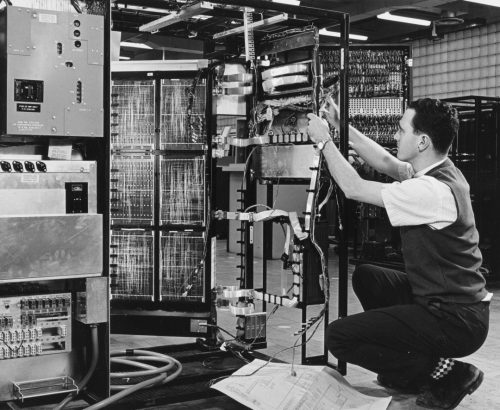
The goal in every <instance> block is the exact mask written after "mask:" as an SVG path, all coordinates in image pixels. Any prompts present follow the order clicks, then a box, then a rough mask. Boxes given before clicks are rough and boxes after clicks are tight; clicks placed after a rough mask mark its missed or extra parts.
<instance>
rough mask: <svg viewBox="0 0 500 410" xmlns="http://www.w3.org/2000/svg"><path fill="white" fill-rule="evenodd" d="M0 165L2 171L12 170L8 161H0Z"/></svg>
mask: <svg viewBox="0 0 500 410" xmlns="http://www.w3.org/2000/svg"><path fill="white" fill-rule="evenodd" d="M0 167H2V171H4V172H10V171H12V167H11V166H10V162H7V161H2V162H0Z"/></svg>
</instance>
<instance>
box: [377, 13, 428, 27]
mask: <svg viewBox="0 0 500 410" xmlns="http://www.w3.org/2000/svg"><path fill="white" fill-rule="evenodd" d="M377 18H378V19H380V20H390V21H397V22H398V23H407V24H416V25H417V26H430V25H431V22H430V21H429V20H422V19H415V18H413V17H403V16H396V15H394V14H391V13H389V12H388V11H387V12H385V13H383V14H379V15H378V16H377Z"/></svg>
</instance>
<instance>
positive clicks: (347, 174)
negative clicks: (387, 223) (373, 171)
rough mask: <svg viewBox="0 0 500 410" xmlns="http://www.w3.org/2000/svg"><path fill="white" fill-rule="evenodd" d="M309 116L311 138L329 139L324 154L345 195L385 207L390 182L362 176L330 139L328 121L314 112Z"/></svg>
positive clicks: (315, 139)
mask: <svg viewBox="0 0 500 410" xmlns="http://www.w3.org/2000/svg"><path fill="white" fill-rule="evenodd" d="M308 117H309V127H308V134H309V137H310V138H311V140H312V141H313V142H316V143H318V142H320V141H328V142H327V143H326V145H325V146H324V148H323V155H324V157H325V160H326V163H327V165H328V169H329V170H330V174H331V175H332V177H333V179H334V180H335V182H336V183H337V185H338V186H339V187H340V189H341V190H342V191H343V192H344V194H345V196H346V197H347V198H349V199H354V200H356V201H359V202H366V203H369V204H373V205H377V206H381V207H383V206H384V202H383V200H382V189H384V187H385V186H386V185H388V184H383V183H381V182H376V181H368V180H365V179H363V178H361V177H360V176H359V174H358V173H357V172H356V170H355V169H354V168H353V167H352V166H351V165H350V164H349V162H348V161H347V160H346V159H345V158H344V156H343V155H342V154H341V152H340V151H339V150H338V148H337V147H336V145H335V144H334V143H333V141H332V140H331V139H330V130H329V127H328V123H327V122H326V121H325V120H323V119H321V118H319V117H318V116H317V115H314V114H308Z"/></svg>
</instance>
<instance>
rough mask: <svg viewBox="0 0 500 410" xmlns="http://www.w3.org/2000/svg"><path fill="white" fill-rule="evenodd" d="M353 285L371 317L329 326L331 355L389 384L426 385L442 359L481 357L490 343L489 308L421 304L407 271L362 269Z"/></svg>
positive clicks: (361, 316) (485, 305) (360, 315)
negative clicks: (477, 354) (479, 351)
mask: <svg viewBox="0 0 500 410" xmlns="http://www.w3.org/2000/svg"><path fill="white" fill-rule="evenodd" d="M352 286H353V289H354V292H355V293H356V296H357V297H358V299H359V300H360V302H361V305H362V306H363V309H364V310H365V312H363V313H358V314H354V315H351V316H347V317H345V318H342V319H339V320H336V321H334V322H332V323H330V325H329V326H328V329H327V333H326V343H327V347H328V350H329V351H330V352H331V353H332V354H333V355H334V356H335V357H336V358H337V359H339V360H342V361H345V362H348V363H352V364H356V365H358V366H361V367H364V368H365V369H368V370H371V371H373V372H375V373H378V374H383V375H384V376H385V377H386V379H387V380H398V381H400V382H414V381H415V382H418V381H424V380H426V379H427V378H428V377H429V375H430V373H431V372H432V370H433V369H434V368H435V366H436V364H437V362H438V360H439V358H440V357H450V358H457V357H463V356H467V355H469V354H471V353H473V352H475V351H476V350H477V349H478V348H479V347H480V346H481V345H482V344H483V342H484V340H485V339H486V335H487V334H488V322H489V303H485V302H479V303H474V304H466V305H464V304H456V303H440V302H438V301H430V302H428V303H426V304H423V303H415V302H414V301H413V296H412V292H411V287H410V284H409V282H408V279H407V276H406V274H405V273H403V272H399V271H395V270H391V269H386V268H381V267H378V266H374V265H360V266H358V267H357V268H356V270H355V271H354V273H353V276H352Z"/></svg>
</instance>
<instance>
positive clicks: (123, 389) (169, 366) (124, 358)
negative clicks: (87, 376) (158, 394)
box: [88, 350, 182, 410]
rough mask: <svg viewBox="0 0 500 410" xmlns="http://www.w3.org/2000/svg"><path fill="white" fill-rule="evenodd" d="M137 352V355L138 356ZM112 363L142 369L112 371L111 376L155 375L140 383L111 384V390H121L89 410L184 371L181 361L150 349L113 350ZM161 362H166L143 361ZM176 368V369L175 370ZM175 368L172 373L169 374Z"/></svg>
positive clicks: (107, 404) (103, 405) (157, 383)
mask: <svg viewBox="0 0 500 410" xmlns="http://www.w3.org/2000/svg"><path fill="white" fill-rule="evenodd" d="M136 354H137V356H136ZM110 356H111V359H110V361H111V363H112V364H113V363H115V364H120V365H127V366H131V367H135V368H139V369H141V370H135V371H127V372H111V373H110V378H111V379H113V378H133V377H144V376H155V377H152V378H151V379H148V380H144V381H142V382H140V383H137V384H134V385H114V386H111V390H115V391H116V390H119V392H118V393H116V394H114V395H112V396H111V397H108V398H107V399H105V400H102V401H100V402H99V403H96V404H94V405H92V406H90V407H88V410H97V409H102V408H104V407H106V406H109V405H110V404H112V403H114V402H116V401H118V400H120V399H122V398H124V397H126V396H128V395H130V394H132V393H135V392H136V391H138V390H141V389H144V388H147V387H152V386H155V385H160V384H165V383H168V382H169V381H171V380H173V379H175V378H176V377H177V376H178V375H179V374H180V373H181V371H182V365H181V363H180V362H179V361H178V360H176V359H174V358H173V357H171V356H167V355H164V354H161V353H156V352H151V351H149V350H134V351H133V354H130V353H128V352H124V351H113V352H111V353H110ZM144 361H145V362H159V363H165V365H164V366H162V367H156V366H153V365H151V364H148V363H143V362H144ZM173 369H175V370H173ZM171 370H173V372H172V373H171V374H168V372H170V371H171Z"/></svg>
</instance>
